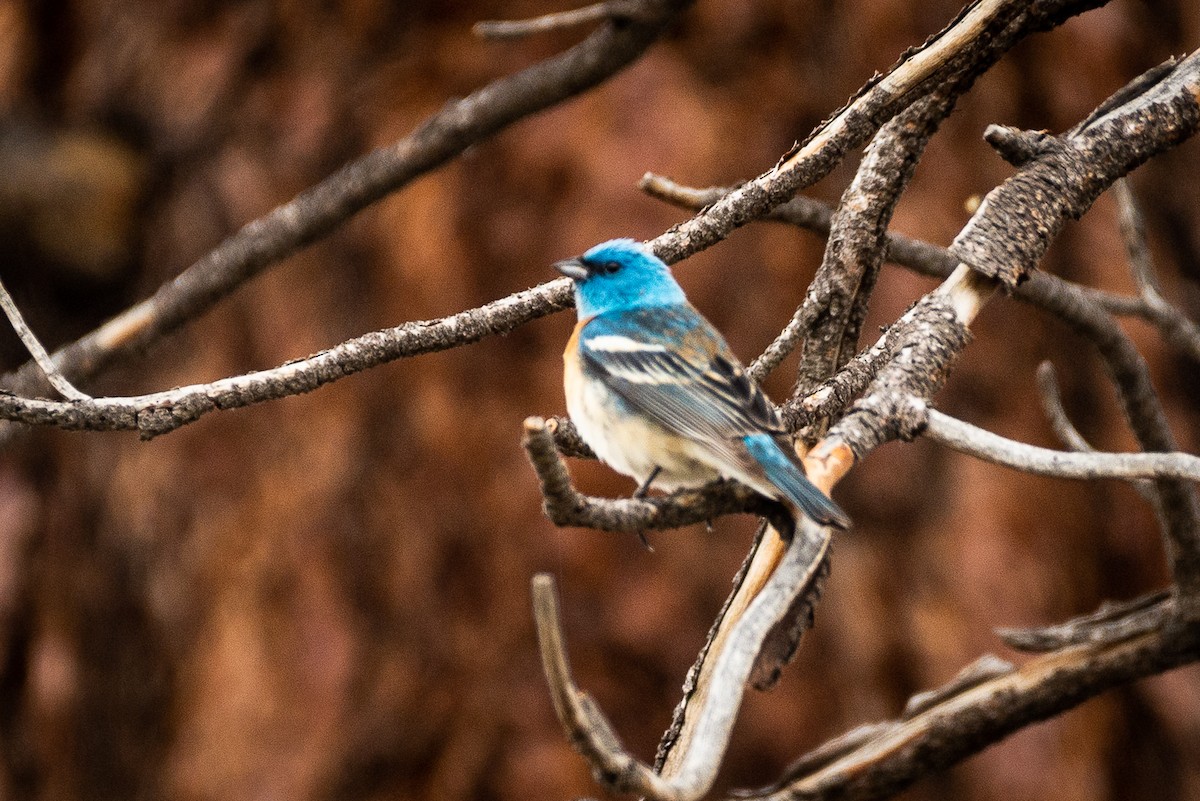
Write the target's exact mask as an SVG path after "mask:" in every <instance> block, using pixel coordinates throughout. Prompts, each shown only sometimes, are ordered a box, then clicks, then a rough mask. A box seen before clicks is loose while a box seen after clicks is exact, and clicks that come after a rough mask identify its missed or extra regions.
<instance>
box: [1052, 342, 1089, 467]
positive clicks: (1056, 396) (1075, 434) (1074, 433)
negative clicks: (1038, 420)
mask: <svg viewBox="0 0 1200 801" xmlns="http://www.w3.org/2000/svg"><path fill="white" fill-rule="evenodd" d="M1037 386H1038V397H1040V398H1041V400H1042V409H1043V411H1045V412H1046V419H1047V420H1049V421H1050V427H1051V428H1052V429H1054V435H1055V436H1057V437H1058V439H1059V441H1060V442H1062V444H1063V445H1066V446H1067V447H1068V448H1070V449H1071V450H1073V451H1078V452H1080V453H1092V452H1094V451H1095V450H1096V449H1095V448H1093V447H1092V446H1091V443H1089V442H1088V441H1087V440H1086V439H1084V438H1083V435H1082V434H1080V433H1079V429H1077V428H1076V427H1075V424H1074V423H1072V422H1071V418H1070V416H1068V415H1067V409H1066V407H1065V406H1063V400H1062V392H1060V391H1059V389H1058V379H1057V378H1056V377H1055V375H1054V365H1052V364H1051V363H1050V362H1042V363H1041V364H1039V365H1038V368H1037Z"/></svg>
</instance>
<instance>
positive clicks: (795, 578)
mask: <svg viewBox="0 0 1200 801" xmlns="http://www.w3.org/2000/svg"><path fill="white" fill-rule="evenodd" d="M828 549H829V531H828V530H827V529H824V528H822V527H821V526H819V525H817V524H816V523H813V522H812V521H810V520H807V519H805V520H803V521H801V523H800V524H799V526H798V530H797V532H796V536H794V537H793V538H792V539H791V541H790V542H789V543H788V544H787V546H786V551H785V553H784V555H783V559H782V560H781V561H780V562H779V564H778V567H776V568H775V570H774V572H773V573H771V575H770V578H769V579H768V580H767V582H766V584H765V585H764V586H763V587H762V589H761V590H760V591H759V592H758V593H757V594H755V596H754V599H753V600H752V601H751V602H750V604H749V606H748V608H747V609H746V610H745V612H744V614H741V615H739V616H737V618H736V622H735V623H734V624H733V625H732V626H731V627H730V628H729V629H728V630H727V632H726V633H725V636H724V637H723V638H722V640H721V641H720V646H719V647H714V648H713V650H712V651H710V655H711V657H712V659H713V663H712V667H711V668H710V670H709V672H708V674H707V680H706V681H705V682H703V683H702V684H700V685H699V686H698V687H697V689H696V692H695V694H694V695H692V696H691V699H690V700H691V703H690V705H689V707H690V708H689V719H688V722H687V729H686V732H684V733H681V734H680V740H679V742H680V743H685V744H686V746H687V747H681V748H677V749H674V750H672V752H671V753H672V754H675V755H676V758H675V759H674V760H670V759H668V761H667V763H666V764H665V765H664V766H663V768H662V772H661V774H657V773H655V772H654V771H653V770H652V769H651V768H650V767H649V766H647V765H645V764H643V763H641V762H638V761H637V760H635V759H634V758H633V757H630V756H629V755H628V754H627V753H625V751H624V750H623V749H622V748H621V747H620V744H619V742H618V741H617V739H616V737H615V735H613V734H612V729H611V727H610V726H609V725H608V724H607V721H606V720H605V719H604V717H603V715H602V714H601V713H600V712H599V710H598V709H596V707H595V705H594V704H592V703H591V701H590V699H588V698H587V696H585V695H583V694H582V693H581V692H580V691H579V690H578V688H576V687H575V685H574V683H573V682H572V681H571V678H570V673H569V670H568V669H567V668H566V658H565V654H564V651H565V649H564V646H563V644H562V633H561V627H560V626H559V624H558V620H557V614H556V607H552V606H551V604H550V603H549V602H547V601H546V600H545V599H544V598H543V599H542V600H539V601H535V608H536V609H537V610H538V612H537V614H538V631H539V641H540V642H541V644H542V650H543V664H544V665H545V667H546V672H547V677H548V679H549V681H550V683H551V691H552V694H553V695H554V697H555V709H556V711H558V713H559V719H560V721H561V722H562V723H563V726H564V727H565V728H566V729H567V733H568V736H569V737H570V738H571V741H572V743H574V744H575V745H576V747H578V748H579V749H580V751H581V752H582V753H583V754H584V756H585V757H586V758H587V759H588V760H589V762H590V763H591V764H592V765H593V767H594V768H595V769H596V771H597V774H598V776H597V778H598V779H599V780H600V781H602V782H604V783H605V784H606V785H607V786H608V787H609V788H610V789H612V790H615V791H619V792H637V793H642V794H645V795H647V796H648V797H651V798H655V799H661V800H663V801H694V799H698V798H700V797H701V796H703V795H704V794H705V793H707V792H708V790H709V789H710V788H711V787H712V783H713V780H714V779H715V778H716V773H717V769H718V768H719V766H720V764H721V760H722V757H723V756H724V753H725V748H726V746H727V745H728V742H729V736H730V734H731V733H732V730H733V724H734V722H735V720H736V718H737V712H738V709H739V708H740V707H741V701H742V695H743V693H744V692H745V688H746V681H747V679H748V678H749V676H750V673H751V670H752V669H753V667H754V664H755V661H756V660H757V657H758V654H759V651H760V649H761V647H762V643H763V641H764V640H765V639H766V637H767V635H768V634H769V633H770V631H771V630H772V629H773V628H774V626H775V625H777V624H778V623H779V621H780V620H782V619H783V618H784V617H785V615H786V614H787V613H788V611H789V610H790V609H792V608H793V605H794V600H795V598H796V596H797V595H803V594H805V593H807V592H808V591H809V589H811V587H812V586H813V585H814V583H815V582H817V581H818V580H819V578H820V576H821V575H822V571H823V567H824V563H825V556H826V554H827V552H828ZM535 581H536V580H535ZM552 590H553V585H552V584H551V583H550V582H549V579H548V577H544V578H542V579H541V587H540V588H539V585H538V584H535V593H539V594H541V595H549V594H550V593H552Z"/></svg>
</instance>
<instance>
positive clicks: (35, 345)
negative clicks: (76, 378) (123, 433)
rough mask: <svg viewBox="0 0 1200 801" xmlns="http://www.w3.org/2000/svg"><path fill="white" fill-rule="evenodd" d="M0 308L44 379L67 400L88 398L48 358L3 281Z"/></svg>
mask: <svg viewBox="0 0 1200 801" xmlns="http://www.w3.org/2000/svg"><path fill="white" fill-rule="evenodd" d="M0 308H2V309H4V314H5V316H6V317H8V322H9V323H10V324H11V325H12V327H13V331H15V332H16V333H17V336H18V337H19V338H20V340H21V343H22V344H23V345H25V349H26V350H28V351H29V355H30V356H32V357H33V361H34V363H36V364H37V366H38V369H40V370H41V371H42V374H43V375H45V376H46V380H47V381H49V382H50V385H51V386H52V387H54V389H56V390H57V391H58V394H60V395H62V396H63V397H64V398H66V399H67V400H72V401H78V400H88V399H89V398H90V397H91V396H89V395H87V394H86V393H83V392H80V391H79V390H78V389H76V388H75V387H74V386H72V385H71V382H70V381H68V380H67V378H66V376H64V375H63V374H62V373H61V372H59V370H58V366H57V365H55V364H54V360H53V359H51V358H50V354H49V353H47V352H46V349H45V348H44V347H42V343H41V341H40V340H38V338H37V336H36V335H35V334H34V333H33V329H31V328H30V327H29V324H28V323H26V322H25V316H24V315H23V314H21V310H20V309H18V308H17V304H16V302H15V301H14V300H13V299H12V295H10V294H9V293H8V289H6V288H5V286H4V284H3V283H0Z"/></svg>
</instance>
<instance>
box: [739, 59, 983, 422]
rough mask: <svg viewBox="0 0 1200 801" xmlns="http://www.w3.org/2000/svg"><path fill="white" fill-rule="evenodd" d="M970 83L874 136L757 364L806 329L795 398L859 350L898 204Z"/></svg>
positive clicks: (775, 357)
mask: <svg viewBox="0 0 1200 801" xmlns="http://www.w3.org/2000/svg"><path fill="white" fill-rule="evenodd" d="M969 85H970V81H969V80H968V81H964V82H960V83H957V84H954V85H949V86H945V87H941V88H939V89H938V90H937V91H936V92H934V93H933V94H931V95H929V96H928V97H924V98H922V99H921V100H920V101H918V102H917V103H914V104H913V105H912V106H910V107H909V108H907V109H905V110H904V111H903V112H901V113H900V114H897V115H896V116H895V117H894V118H892V119H891V120H890V121H889V122H888V124H887V125H885V126H884V127H883V128H881V129H880V130H879V133H878V134H877V135H876V136H875V138H874V139H872V140H871V145H870V146H869V147H868V148H867V153H866V155H865V156H864V157H863V160H862V162H861V163H860V164H859V167H858V171H857V172H856V173H855V176H854V180H853V181H851V183H850V186H849V187H847V189H846V191H845V192H844V193H843V194H842V199H841V201H840V202H839V203H838V208H837V210H836V211H835V212H834V215H833V219H832V220H831V221H830V232H831V233H830V237H829V244H828V246H827V247H826V249H825V257H824V259H823V260H822V263H821V266H820V268H819V269H818V270H817V274H816V276H815V277H814V278H813V283H812V285H811V286H810V287H809V290H808V295H807V296H806V297H805V299H804V304H803V305H802V306H801V308H800V309H799V310H798V311H797V313H796V316H795V317H793V318H792V321H791V322H790V323H789V324H788V326H787V327H786V328H785V329H784V332H783V333H782V334H780V336H779V337H778V338H777V339H776V341H775V342H773V343H771V346H770V347H768V348H767V351H766V352H765V353H764V354H763V356H762V357H760V359H759V360H758V361H756V362H755V365H754V366H755V367H759V368H760V369H763V368H766V369H769V368H768V367H767V364H770V363H771V362H774V363H775V364H778V361H779V360H780V359H782V357H783V354H785V353H786V352H787V351H790V350H791V343H794V342H795V338H798V337H800V336H803V340H804V342H803V346H802V349H801V356H800V365H799V368H798V370H797V378H796V382H795V388H794V390H793V392H792V396H793V397H794V398H800V397H803V396H804V395H807V394H809V393H810V392H812V391H813V390H814V389H815V388H816V387H817V386H819V385H820V384H821V382H823V381H824V380H825V379H827V378H828V377H829V376H830V375H832V374H833V373H834V372H835V371H836V370H837V369H838V368H840V367H841V366H842V365H844V364H845V363H846V362H847V361H848V360H849V359H850V357H851V355H852V354H853V353H854V351H855V350H856V348H857V345H858V335H859V332H860V331H861V329H862V324H863V320H864V319H865V318H866V315H867V308H868V305H869V302H870V297H871V292H872V290H873V289H874V286H875V281H876V278H877V277H878V275H879V268H880V266H881V265H882V264H883V260H884V254H885V251H886V247H887V227H888V223H889V222H891V219H892V212H893V210H894V209H895V206H896V203H897V202H898V201H899V199H900V195H901V193H903V191H904V189H905V187H907V186H908V182H909V180H910V179H911V178H912V174H913V172H914V170H916V166H917V161H918V160H919V159H920V157H921V155H922V154H923V153H924V152H925V146H926V145H927V144H928V143H929V139H930V138H931V137H932V136H933V134H934V133H935V132H936V131H937V129H938V128H939V127H940V125H941V122H942V120H944V119H945V118H946V117H947V116H948V115H949V114H950V112H951V111H952V110H953V108H954V103H955V101H956V100H957V98H958V96H959V95H960V94H961V93H962V92H964V91H966V89H967V88H968V87H969ZM806 320H807V321H809V322H805V321H806ZM789 336H790V337H792V339H791V340H790V343H789V339H788V338H789ZM776 343H779V345H780V346H777V344H776ZM783 345H786V348H785V347H782V346H783ZM775 351H778V352H775ZM817 433H820V434H823V433H824V432H823V431H820V432H817Z"/></svg>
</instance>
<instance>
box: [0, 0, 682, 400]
mask: <svg viewBox="0 0 1200 801" xmlns="http://www.w3.org/2000/svg"><path fill="white" fill-rule="evenodd" d="M691 2H692V0H643V2H641V3H639V4H638V5H639V6H640V8H641V12H640V13H637V14H632V13H631V14H628V15H626V16H625V21H624V22H623V23H622V24H620V25H605V26H603V27H601V28H600V29H598V30H596V31H595V32H594V33H592V34H591V35H590V36H588V38H587V39H585V40H584V41H583V42H580V43H579V44H577V45H575V46H574V47H572V48H570V49H569V50H566V51H564V52H563V53H561V54H559V55H557V56H554V57H552V58H549V59H547V60H545V61H542V62H540V63H538V64H535V65H533V66H532V67H529V68H527V69H524V70H522V71H520V72H517V73H515V74H513V75H509V76H507V77H505V78H501V79H499V80H496V81H493V82H492V83H490V84H488V85H487V86H485V87H483V88H481V89H478V90H476V91H475V92H473V93H471V94H470V95H468V96H467V97H465V98H463V99H461V100H453V101H451V102H449V103H447V104H446V106H445V107H444V108H442V110H441V111H439V112H438V113H437V114H434V115H433V116H432V117H430V118H429V119H427V120H426V121H425V122H424V123H422V124H421V126H420V127H418V128H417V129H416V130H415V131H414V132H413V133H412V134H410V135H409V136H407V137H405V138H404V139H401V140H400V141H398V142H396V143H395V144H393V145H390V146H388V147H383V148H380V149H378V150H375V151H373V152H372V153H369V154H367V155H366V156H363V157H362V158H361V159H358V160H357V161H353V162H351V163H349V164H347V165H345V166H344V167H342V168H341V169H339V170H337V171H336V172H334V173H333V174H332V175H330V176H329V177H328V178H326V179H325V180H324V181H322V182H321V183H319V184H317V185H316V186H313V187H311V188H310V189H307V190H305V191H304V192H301V193H300V194H299V195H297V196H296V197H295V198H293V199H292V200H290V201H288V202H287V203H285V204H283V205H282V206H279V207H278V208H276V209H275V210H274V211H272V212H271V213H269V214H267V215H266V216H264V217H261V218H259V219H257V220H254V221H253V222H250V223H248V224H246V225H245V226H243V227H242V229H241V230H239V231H238V232H237V233H235V234H234V235H232V236H230V237H229V238H228V239H226V240H225V241H224V242H222V243H221V244H220V245H218V246H217V247H216V248H215V249H214V250H212V251H211V252H210V253H208V254H207V255H206V256H204V257H203V258H201V259H200V260H199V261H197V262H196V263H195V264H193V265H192V266H191V267H189V268H187V269H186V270H184V271H183V272H182V273H181V274H180V275H178V276H176V277H175V278H174V279H173V280H172V281H170V282H169V283H167V284H164V285H163V286H162V287H160V288H159V289H158V291H156V292H155V293H154V294H153V295H152V296H151V297H150V298H148V299H146V300H144V301H142V302H141V303H139V304H137V305H136V306H134V307H132V308H130V309H129V310H128V311H126V312H124V313H122V314H121V315H119V316H117V317H116V318H114V319H112V320H110V321H109V322H108V323H105V324H104V325H103V326H101V327H100V328H98V329H96V330H95V331H93V332H92V333H90V334H88V335H87V336H85V337H83V338H82V339H80V340H78V341H77V342H74V343H72V344H70V345H68V346H66V347H64V348H62V349H60V350H59V351H57V352H56V353H55V354H54V360H55V363H56V364H57V365H58V369H59V370H60V371H61V372H62V373H63V374H64V375H67V376H70V377H71V378H74V379H77V380H82V379H86V378H89V377H91V376H92V375H95V374H96V373H97V372H98V371H100V370H101V369H103V368H104V367H105V366H106V365H108V364H109V363H111V362H112V361H113V360H115V359H117V358H119V357H122V356H125V355H128V354H130V353H132V352H135V351H137V350H139V349H142V348H145V347H146V346H148V345H149V344H151V343H152V342H154V341H156V340H157V339H159V338H161V337H162V336H164V335H165V334H167V333H170V332H171V331H173V330H175V329H176V328H178V327H179V326H180V325H182V324H183V323H185V322H187V321H188V320H191V319H193V318H195V317H197V316H199V315H201V314H203V313H204V312H205V311H207V310H208V309H209V308H211V307H212V306H213V304H215V303H216V302H217V301H219V300H220V299H222V298H224V297H225V296H226V295H228V294H229V293H231V292H232V291H234V290H235V289H237V287H239V286H240V285H241V284H243V283H244V282H245V281H247V280H249V279H250V278H252V277H254V276H255V275H257V274H258V273H259V272H261V271H262V270H263V269H264V268H266V267H268V266H270V265H271V264H274V263H275V262H277V261H279V260H281V259H283V258H285V257H287V256H289V255H291V254H293V253H295V252H296V251H298V250H300V249H301V248H303V247H304V246H306V245H309V244H311V243H312V242H314V241H316V240H318V239H320V238H321V237H323V236H325V235H326V234H328V233H329V232H330V231H332V230H333V229H334V228H336V227H338V226H339V225H341V224H342V223H343V222H345V221H346V220H347V219H349V218H350V217H351V216H353V215H354V214H356V213H358V212H359V211H361V210H363V209H364V208H366V207H367V206H369V205H371V204H372V203H374V202H376V201H378V200H380V199H381V198H383V197H385V196H387V195H388V194H390V193H392V192H394V191H396V190H397V189H399V188H400V187H402V186H404V185H405V184H407V183H408V182H410V181H412V180H413V179H414V178H416V177H417V176H419V175H422V174H424V173H426V172H429V171H430V170H433V169H435V168H437V167H439V166H441V165H442V164H445V163H446V162H447V161H449V160H451V159H452V158H454V157H455V156H458V155H459V154H460V153H462V152H463V151H464V150H466V149H467V148H468V147H470V146H471V145H473V144H475V143H476V142H479V141H480V140H482V139H485V138H487V137H488V136H491V135H492V134H495V133H496V132H498V131H500V130H502V129H504V128H505V127H507V126H509V125H511V124H512V123H514V122H517V121H518V120H521V119H524V118H525V117H528V116H530V115H531V114H534V113H535V112H537V111H540V110H542V109H545V108H548V107H550V106H553V105H555V104H557V103H560V102H562V101H563V100H566V99H567V98H570V97H572V96H574V95H577V94H579V93H581V92H584V91H586V90H587V89H590V88H592V87H594V86H596V85H597V84H599V83H601V82H602V81H604V80H605V79H607V78H609V77H610V76H612V75H613V74H614V73H616V72H617V71H619V70H620V69H621V68H623V67H625V66H627V65H628V64H630V63H631V62H632V61H634V60H635V59H636V58H637V57H638V56H640V55H641V54H642V53H643V52H645V50H646V48H648V47H649V46H650V45H651V44H652V43H653V42H654V41H655V40H656V39H657V38H658V36H659V35H660V34H661V33H662V31H663V30H664V29H665V28H666V26H667V25H668V24H669V23H670V21H671V20H672V19H674V18H675V16H676V15H677V14H678V13H679V12H680V11H682V10H683V9H684V8H686V7H687V6H689V5H690V4H691ZM542 291H543V292H545V293H546V294H547V297H546V298H544V300H545V301H548V302H549V304H550V305H555V304H554V297H553V296H554V295H555V293H558V292H562V285H561V284H560V283H555V284H552V285H550V286H548V287H546V288H545V289H543V290H542ZM0 386H3V387H4V388H6V389H7V390H9V391H10V392H13V393H15V394H18V395H33V394H34V393H36V392H37V391H39V388H40V387H41V382H40V377H39V374H38V373H37V371H36V369H35V368H34V367H33V366H31V365H26V366H25V367H23V368H22V369H21V370H20V371H18V372H17V373H16V374H15V375H13V374H10V375H7V376H5V377H4V378H3V379H2V380H0Z"/></svg>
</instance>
